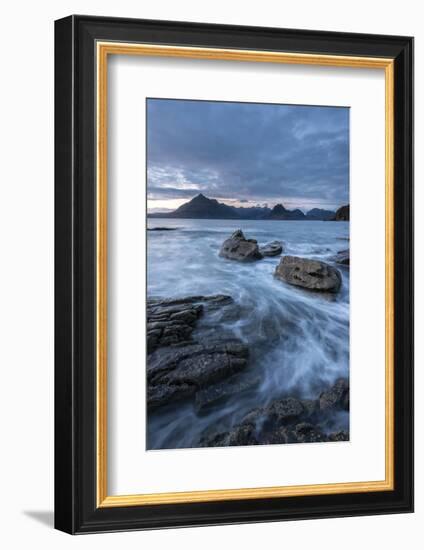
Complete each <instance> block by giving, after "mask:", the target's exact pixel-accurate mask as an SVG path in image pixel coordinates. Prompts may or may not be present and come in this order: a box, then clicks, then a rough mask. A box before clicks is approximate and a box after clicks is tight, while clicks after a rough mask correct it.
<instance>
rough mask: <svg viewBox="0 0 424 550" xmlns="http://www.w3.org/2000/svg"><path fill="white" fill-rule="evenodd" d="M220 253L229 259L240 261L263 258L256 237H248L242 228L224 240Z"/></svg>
mask: <svg viewBox="0 0 424 550" xmlns="http://www.w3.org/2000/svg"><path fill="white" fill-rule="evenodd" d="M219 255H220V256H221V257H222V258H227V260H236V261H238V262H253V261H256V260H261V259H262V254H261V253H260V252H259V246H258V242H257V241H256V240H255V239H246V237H245V236H244V234H243V231H242V230H241V229H238V230H237V231H234V233H233V234H232V235H231V237H230V238H229V239H226V240H225V241H224V243H223V244H222V246H221V250H220V251H219Z"/></svg>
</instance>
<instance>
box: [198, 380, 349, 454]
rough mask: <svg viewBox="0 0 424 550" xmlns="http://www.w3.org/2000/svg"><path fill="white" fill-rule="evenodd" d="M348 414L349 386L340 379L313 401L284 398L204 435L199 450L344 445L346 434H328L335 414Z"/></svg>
mask: <svg viewBox="0 0 424 550" xmlns="http://www.w3.org/2000/svg"><path fill="white" fill-rule="evenodd" d="M348 410H349V382H348V380H347V379H345V378H340V379H338V380H337V381H336V383H335V384H334V385H333V386H332V387H330V388H329V389H328V390H326V391H323V392H321V394H320V395H319V396H318V398H317V399H315V400H305V399H304V400H302V399H297V398H295V397H287V398H284V399H280V400H275V401H273V402H272V403H271V404H270V405H268V406H267V407H259V408H257V409H254V410H252V411H250V412H249V413H248V414H247V415H246V416H245V417H244V418H243V419H242V421H241V422H240V423H239V424H238V425H236V426H235V427H234V428H233V429H232V430H230V431H227V432H220V433H214V434H205V435H204V436H203V437H202V438H201V439H200V441H199V446H200V447H228V446H240V445H243V446H244V445H271V444H282V443H317V442H326V441H348V440H349V432H348V431H346V430H335V431H332V430H331V421H332V418H333V415H334V413H335V412H337V411H348Z"/></svg>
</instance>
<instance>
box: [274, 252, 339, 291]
mask: <svg viewBox="0 0 424 550" xmlns="http://www.w3.org/2000/svg"><path fill="white" fill-rule="evenodd" d="M274 275H275V277H277V278H278V279H281V280H283V281H285V282H286V283H289V284H291V285H295V286H300V287H302V288H306V289H309V290H316V291H321V292H322V291H324V292H338V291H339V290H340V286H341V283H342V276H341V273H340V271H339V270H338V269H336V268H335V267H332V266H331V265H329V264H326V263H325V262H320V261H318V260H310V259H307V258H300V257H297V256H284V257H283V258H281V260H280V263H279V264H278V266H277V267H276V268H275V273H274Z"/></svg>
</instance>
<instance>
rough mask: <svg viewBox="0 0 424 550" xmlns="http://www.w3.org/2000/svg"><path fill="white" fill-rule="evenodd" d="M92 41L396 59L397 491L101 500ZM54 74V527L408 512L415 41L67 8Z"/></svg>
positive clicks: (72, 529) (58, 30)
mask: <svg viewBox="0 0 424 550" xmlns="http://www.w3.org/2000/svg"><path fill="white" fill-rule="evenodd" d="M99 40H105V41H122V42H144V43H151V44H167V45H179V46H202V47H218V48H229V49H232V48H236V49H242V50H244V49H254V50H266V51H284V52H302V53H311V54H325V55H327V54H328V55H335V56H361V57H384V58H390V59H393V60H394V143H395V150H394V204H395V217H394V247H395V248H394V258H395V259H394V279H395V292H394V310H395V328H394V331H395V332H394V479H395V486H394V490H392V491H377V492H361V493H347V494H331V495H330V494H328V495H315V496H293V497H282V498H261V499H249V500H231V501H219V502H197V503H195V502H193V503H181V504H161V505H147V506H122V507H109V508H107V507H106V508H99V507H97V504H96V502H97V500H96V486H97V485H96V368H95V365H96V261H95V257H96V185H95V182H96V144H95V132H96V101H95V92H94V91H95V86H96V70H95V62H96V59H95V57H96V49H95V44H96V42H97V41H99ZM55 74H56V76H55V527H56V528H57V529H60V530H62V531H65V532H67V533H72V534H76V533H94V532H104V531H122V530H130V529H131V530H132V529H155V528H166V527H181V526H199V525H216V524H230V523H250V522H265V521H279V520H294V519H307V518H327V517H337V516H360V515H369V514H388V513H400V512H412V511H413V39H412V38H410V37H403V36H378V35H369V34H348V33H336V32H321V31H319V32H318V31H310V30H292V29H278V28H260V27H242V26H227V25H209V24H200V23H181V22H169V21H149V20H133V19H121V18H109V17H90V16H79V15H73V16H70V17H66V18H64V19H60V20H58V21H56V22H55Z"/></svg>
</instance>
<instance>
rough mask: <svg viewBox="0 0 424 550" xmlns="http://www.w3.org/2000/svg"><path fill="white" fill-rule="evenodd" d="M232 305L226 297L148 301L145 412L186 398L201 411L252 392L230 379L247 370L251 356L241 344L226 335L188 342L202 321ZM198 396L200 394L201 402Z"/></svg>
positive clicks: (241, 380) (246, 383) (242, 381)
mask: <svg viewBox="0 0 424 550" xmlns="http://www.w3.org/2000/svg"><path fill="white" fill-rule="evenodd" d="M232 304H233V300H232V298H231V297H230V296H225V295H215V296H190V297H188V298H182V299H179V300H178V299H177V300H159V299H149V300H148V305H147V346H148V360H147V406H148V408H149V409H154V408H157V407H160V406H163V405H166V404H168V403H171V402H175V401H180V400H182V399H185V398H189V397H196V404H197V407H198V408H199V409H200V408H203V407H207V406H209V405H211V404H213V402H215V401H219V400H220V399H223V398H225V397H226V396H229V395H233V394H234V393H236V392H241V391H244V390H245V389H247V388H248V387H251V383H248V381H247V380H243V379H242V378H240V379H235V378H234V375H236V374H237V373H240V372H241V371H243V370H244V369H245V368H246V367H247V365H248V357H249V350H248V348H247V346H246V345H245V344H244V343H242V342H241V341H240V340H237V339H234V338H233V337H231V335H228V334H227V335H226V334H225V333H221V334H220V335H219V337H218V336H217V337H216V339H215V340H214V339H212V338H210V337H207V338H201V337H200V336H199V335H198V337H197V338H196V339H194V338H193V337H192V336H193V335H192V333H193V331H194V330H195V328H196V324H197V322H198V320H199V318H200V317H201V316H203V315H204V314H205V313H208V312H211V311H214V310H217V309H221V308H226V307H228V306H230V305H232ZM227 379H228V383H227V382H226V381H227ZM217 384H218V385H217ZM219 384H220V385H219ZM198 392H202V393H201V394H200V395H199V397H197V395H196V394H197V393H198Z"/></svg>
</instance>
